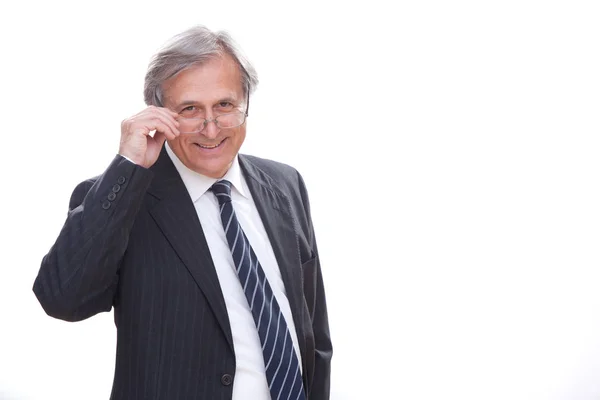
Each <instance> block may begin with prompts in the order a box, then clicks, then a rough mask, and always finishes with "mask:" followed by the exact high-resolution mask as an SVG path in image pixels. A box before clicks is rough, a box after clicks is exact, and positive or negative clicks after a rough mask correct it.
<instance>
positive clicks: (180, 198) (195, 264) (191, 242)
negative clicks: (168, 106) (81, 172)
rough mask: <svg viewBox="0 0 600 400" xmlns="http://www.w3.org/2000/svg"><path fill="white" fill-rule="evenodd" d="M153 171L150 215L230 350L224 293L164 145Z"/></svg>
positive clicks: (191, 208) (149, 190)
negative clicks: (185, 271) (154, 200)
mask: <svg viewBox="0 0 600 400" xmlns="http://www.w3.org/2000/svg"><path fill="white" fill-rule="evenodd" d="M152 171H153V172H154V179H153V181H152V185H151V187H150V188H149V189H148V192H149V193H150V194H151V195H153V196H154V197H156V198H157V199H158V200H159V201H158V203H157V204H156V205H155V206H154V207H152V208H151V210H150V214H151V215H152V218H154V220H155V221H156V223H157V224H158V226H159V227H160V229H161V231H162V232H163V234H164V235H165V236H166V238H167V240H168V241H169V243H170V244H171V246H172V247H173V249H174V250H175V252H177V255H178V256H179V258H181V260H182V261H183V263H184V264H185V266H186V268H187V269H188V271H189V273H190V275H191V276H192V278H193V279H194V281H195V282H196V284H197V285H198V287H199V288H200V290H202V292H203V293H204V296H205V297H206V300H207V301H208V303H209V304H210V306H211V307H212V309H213V312H214V314H215V317H216V319H217V321H218V322H219V325H220V326H221V328H222V329H223V333H224V334H225V336H226V338H227V342H228V343H229V345H230V346H231V350H232V351H233V350H234V347H233V338H232V335H231V326H230V325H229V319H228V314H227V309H226V307H225V300H224V298H223V292H222V291H221V286H220V284H219V278H218V276H217V273H216V270H215V267H214V264H213V260H212V258H211V255H210V250H209V248H208V244H207V242H206V238H205V236H204V232H203V230H202V226H201V225H200V220H199V219H198V214H197V213H196V209H195V208H194V204H193V202H192V200H191V199H190V196H189V193H188V191H187V189H186V188H185V185H184V183H183V181H182V180H181V177H180V176H179V173H178V172H177V169H176V168H175V166H174V165H173V163H172V161H171V159H170V158H169V155H168V154H167V152H166V150H165V148H164V147H163V150H162V152H161V154H160V156H159V158H158V160H157V162H156V163H155V164H154V165H153V166H152Z"/></svg>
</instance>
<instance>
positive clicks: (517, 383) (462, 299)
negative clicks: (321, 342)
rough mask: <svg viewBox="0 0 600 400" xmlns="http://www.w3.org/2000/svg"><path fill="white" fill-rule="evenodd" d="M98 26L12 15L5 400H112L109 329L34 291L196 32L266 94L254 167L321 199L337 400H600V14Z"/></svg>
mask: <svg viewBox="0 0 600 400" xmlns="http://www.w3.org/2000/svg"><path fill="white" fill-rule="evenodd" d="M17 3H18V4H17ZM91 4H92V3H90V2H77V3H76V2H71V3H68V2H64V1H49V2H42V1H28V2H16V1H13V2H3V3H2V6H1V9H0V40H1V47H0V57H1V60H0V79H2V83H1V88H0V94H1V95H0V115H1V116H2V119H1V123H0V131H1V132H2V136H3V140H2V144H3V148H2V156H1V157H0V163H1V165H0V173H1V180H0V182H1V187H2V189H1V190H2V192H1V196H0V213H1V216H0V217H1V218H0V224H1V225H2V230H1V231H0V232H1V233H2V241H1V245H0V246H1V249H0V250H1V252H0V254H1V257H2V262H1V267H0V268H1V270H0V272H1V276H0V317H1V319H0V398H2V399H13V400H14V399H44V400H46V399H60V400H68V399H77V400H81V399H86V400H94V399H99V400H100V399H102V400H105V399H108V396H109V393H110V388H111V384H112V374H113V370H114V356H115V352H114V350H115V328H114V324H113V322H112V314H108V313H104V314H102V315H97V316H95V317H93V318H91V319H89V320H87V321H84V322H80V323H74V324H73V323H67V322H62V321H58V320H54V319H52V318H50V317H47V316H46V315H45V314H44V312H43V310H42V308H41V307H40V306H39V304H38V303H37V300H36V298H35V296H34V294H33V292H32V291H31V287H32V285H33V281H34V279H35V276H36V275H37V271H38V268H39V265H40V261H41V259H42V257H43V256H44V254H45V253H46V252H47V251H48V250H49V248H50V246H51V245H52V243H53V242H54V240H55V238H56V236H57V234H58V232H59V230H60V227H61V226H62V223H63V222H64V219H65V217H66V212H67V205H68V200H69V196H70V194H71V191H72V190H73V188H74V187H75V185H76V184H77V183H78V182H79V181H81V180H83V179H86V178H88V177H91V176H95V175H97V174H100V173H102V171H103V170H104V168H105V167H106V166H108V164H109V162H110V161H111V159H112V158H113V156H114V154H115V153H116V152H117V150H118V142H119V134H120V122H121V120H122V119H124V118H126V117H128V116H130V115H132V114H134V113H137V112H138V111H140V110H141V109H142V108H143V107H144V105H143V101H142V85H143V76H144V73H145V69H146V66H147V63H148V60H149V58H150V56H151V55H152V53H153V52H154V51H155V50H156V49H157V48H158V47H159V46H160V45H161V44H162V43H163V42H164V41H165V40H167V39H168V38H169V37H171V36H172V35H174V34H176V33H178V32H180V31H182V30H183V29H186V28H188V27H190V26H192V25H195V24H204V25H206V26H208V27H209V28H211V29H225V30H228V31H229V32H230V33H231V34H232V35H233V36H234V38H235V39H236V40H237V41H238V42H239V43H240V45H241V46H242V48H243V49H244V51H245V53H246V54H247V55H248V57H249V58H250V60H251V61H252V62H253V63H254V64H255V66H256V68H257V70H258V73H259V77H260V80H261V82H260V84H259V87H258V90H257V92H256V95H255V96H254V97H253V98H252V99H251V107H250V118H249V120H248V124H249V125H248V136H247V140H246V143H245V144H244V147H243V148H242V151H243V152H245V153H252V154H255V155H258V156H263V157H267V158H272V159H276V160H279V161H283V162H287V163H289V164H291V165H293V166H295V167H296V168H298V169H299V170H300V172H301V173H302V174H303V176H304V178H305V180H306V183H307V185H308V188H309V191H310V194H311V201H312V207H313V219H314V224H315V228H316V231H317V238H318V241H319V246H320V253H321V259H322V265H323V268H324V271H323V274H324V278H325V280H326V290H327V295H328V302H329V310H330V323H331V332H332V336H333V340H334V347H335V349H334V361H333V375H332V396H331V398H332V400H346V399H361V400H362V399H409V400H413V399H414V400H420V399H461V400H465V399H478V400H479V399H486V400H488V399H489V400H494V399H501V400H507V399H510V400H520V399H523V400H538V399H539V400H558V399H560V400H591V399H600V263H599V261H600V254H599V253H600V252H599V250H600V190H599V187H598V183H599V182H598V181H599V179H598V177H599V171H600V157H599V150H600V149H599V145H600V139H599V136H598V135H599V129H598V127H599V115H600V114H599V106H600V56H599V54H600V46H599V45H600V28H599V27H600V23H599V21H600V12H599V5H598V3H597V1H525V0H520V1H464V0H463V1H407V2H398V3H395V2H392V1H390V2H384V1H363V2H360V3H357V2H349V1H346V2H342V1H339V2H331V1H320V2H307V1H301V2H295V3H288V2H274V1H273V2H270V3H269V2H256V1H236V2H233V1H216V0H215V1H212V2H202V1H193V2H192V1H190V2H182V1H163V2H150V1H136V2H114V3H111V2H96V3H94V4H95V5H91Z"/></svg>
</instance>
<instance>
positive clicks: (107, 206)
mask: <svg viewBox="0 0 600 400" xmlns="http://www.w3.org/2000/svg"><path fill="white" fill-rule="evenodd" d="M102 208H104V209H105V210H108V209H109V208H110V201H108V200H104V202H103V203H102Z"/></svg>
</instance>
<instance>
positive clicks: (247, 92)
mask: <svg viewBox="0 0 600 400" xmlns="http://www.w3.org/2000/svg"><path fill="white" fill-rule="evenodd" d="M249 109H250V90H249V89H247V90H246V111H245V112H243V111H240V113H242V114H243V115H244V120H243V121H242V123H241V124H239V125H236V126H232V127H229V128H221V129H233V128H237V127H238V126H242V125H244V122H246V118H248V110H249ZM230 114H234V113H225V114H221V115H217V116H216V117H214V118H212V119H207V118H186V117H183V116H181V117H178V118H177V119H179V118H181V119H184V120H199V121H201V120H204V122H203V123H202V125H203V126H202V129H200V130H199V131H195V132H182V133H183V134H186V133H187V134H192V133H200V132H202V131H203V130H205V129H206V127H207V126H208V124H210V123H211V122H214V123H215V125H216V126H219V124H218V123H217V119H218V118H220V117H222V116H224V115H230Z"/></svg>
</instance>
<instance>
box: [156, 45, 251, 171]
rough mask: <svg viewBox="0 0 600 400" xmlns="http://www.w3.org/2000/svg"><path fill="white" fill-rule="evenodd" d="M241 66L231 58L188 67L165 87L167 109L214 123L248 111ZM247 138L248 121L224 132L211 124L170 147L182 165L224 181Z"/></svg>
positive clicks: (171, 143) (182, 134) (176, 141)
mask: <svg viewBox="0 0 600 400" xmlns="http://www.w3.org/2000/svg"><path fill="white" fill-rule="evenodd" d="M241 81H242V80H241V74H240V69H239V66H238V65H237V64H236V63H235V61H234V60H233V59H232V58H231V57H230V56H223V57H220V58H214V59H211V60H210V61H208V62H206V63H205V64H202V65H200V66H196V67H191V68H188V69H186V70H184V71H182V72H180V73H179V74H177V75H176V76H174V77H173V78H171V79H169V80H168V81H166V82H165V83H164V84H163V98H164V101H163V103H164V105H165V107H167V108H169V109H171V110H173V111H175V112H176V113H179V114H180V115H181V116H189V115H195V116H200V117H202V118H206V119H208V120H211V119H213V118H215V117H218V116H219V115H222V114H226V113H230V112H234V111H245V106H246V104H245V98H244V94H243V90H242V84H241ZM245 137H246V122H244V124H242V125H241V126H238V127H237V128H228V129H221V128H219V127H218V126H217V125H216V124H215V123H214V122H209V123H208V124H207V125H206V126H205V127H204V129H203V130H202V131H201V132H199V133H181V134H180V135H179V137H177V138H176V139H174V140H170V141H169V146H170V147H171V149H172V150H173V152H174V153H175V154H176V155H177V157H179V159H180V160H181V162H183V164H184V165H185V166H186V167H188V168H189V169H191V170H192V171H196V172H198V173H200V174H202V175H206V176H209V177H211V178H217V179H218V178H222V177H223V175H225V173H226V172H227V170H228V169H229V167H230V166H231V163H232V162H233V159H234V158H235V156H236V154H237V153H238V151H239V149H240V147H241V146H242V143H243V142H244V139H245Z"/></svg>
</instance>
